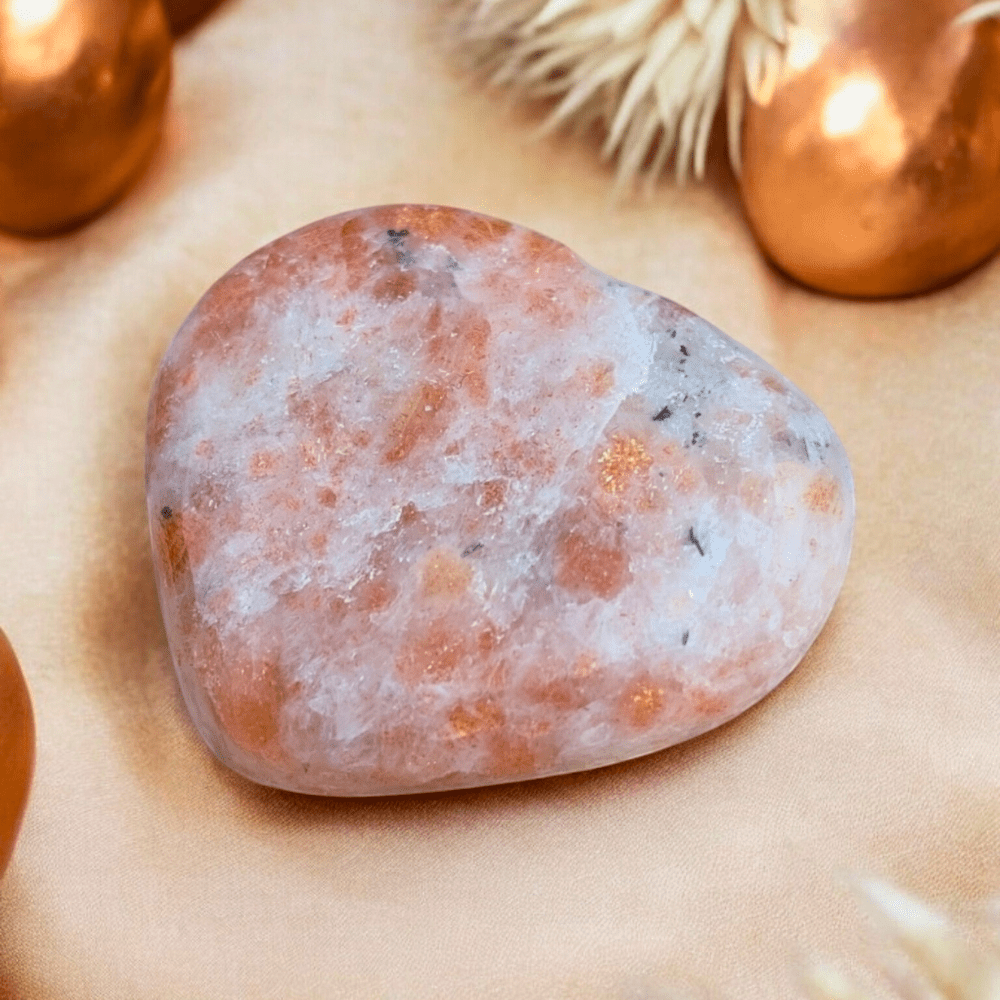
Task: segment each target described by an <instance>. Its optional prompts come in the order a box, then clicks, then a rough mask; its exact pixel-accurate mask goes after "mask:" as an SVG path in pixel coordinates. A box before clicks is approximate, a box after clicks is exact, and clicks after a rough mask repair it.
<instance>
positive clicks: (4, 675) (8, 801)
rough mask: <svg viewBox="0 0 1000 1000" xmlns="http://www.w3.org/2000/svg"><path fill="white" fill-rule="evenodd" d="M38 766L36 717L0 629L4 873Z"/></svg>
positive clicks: (0, 867)
mask: <svg viewBox="0 0 1000 1000" xmlns="http://www.w3.org/2000/svg"><path fill="white" fill-rule="evenodd" d="M34 766H35V720H34V716H33V714H32V711H31V698H30V697H29V695H28V686H27V685H26V684H25V683H24V676H23V675H22V673H21V668H20V666H18V662H17V657H16V656H15V655H14V650H13V649H11V648H10V643H9V642H8V641H7V636H5V635H4V634H3V632H2V631H0V875H3V872H4V869H5V868H6V867H7V863H8V862H9V861H10V856H11V854H12V853H13V851H14V841H15V840H16V839H17V833H18V830H19V829H20V827H21V818H22V816H23V815H24V807H25V805H26V804H27V801H28V788H29V787H30V785H31V774H32V771H33V770H34Z"/></svg>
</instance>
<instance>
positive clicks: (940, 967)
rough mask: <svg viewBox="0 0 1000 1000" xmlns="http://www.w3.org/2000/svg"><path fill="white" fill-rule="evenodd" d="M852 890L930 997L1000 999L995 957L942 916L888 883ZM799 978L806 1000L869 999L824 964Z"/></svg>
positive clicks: (868, 881)
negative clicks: (902, 955)
mask: <svg viewBox="0 0 1000 1000" xmlns="http://www.w3.org/2000/svg"><path fill="white" fill-rule="evenodd" d="M856 888H857V890H858V892H859V894H860V895H861V897H862V899H863V900H864V902H865V903H866V904H867V906H868V908H869V909H870V910H871V911H872V912H873V914H874V916H875V918H876V920H877V921H878V923H879V924H880V925H881V927H882V929H883V931H884V933H885V934H886V935H887V937H888V938H889V941H890V942H891V943H892V944H893V945H895V946H896V947H898V948H899V949H900V950H901V951H902V952H903V953H904V954H905V955H906V957H907V959H908V960H909V962H910V964H911V966H912V968H913V970H914V971H915V972H916V973H917V974H918V975H919V976H920V978H921V980H922V981H923V982H925V983H926V985H927V986H929V987H931V988H932V990H933V994H932V995H933V996H935V997H940V998H942V1000H1000V959H998V958H997V956H996V955H995V954H991V953H990V952H989V951H987V950H986V949H985V948H983V949H979V948H976V947H975V946H974V945H972V944H971V943H970V942H969V941H968V940H967V939H966V938H965V936H964V935H963V934H962V933H961V931H960V930H959V929H958V928H957V927H956V926H955V925H954V924H952V923H951V921H950V920H948V919H947V918H946V917H945V916H943V915H942V914H940V913H938V912H936V911H935V910H932V909H931V908H930V907H928V906H927V905H926V904H924V903H922V902H920V901H919V900H917V899H915V898H913V897H912V896H909V895H907V894H906V893H904V892H902V891H901V890H900V889H898V888H896V887H895V886H893V885H891V884H889V883H888V882H885V881H883V880H881V879H875V878H865V879H859V880H858V881H857V883H856ZM803 979H804V982H803V986H804V988H805V991H806V993H807V995H808V996H809V998H810V1000H869V996H868V994H867V993H866V992H864V991H863V990H862V989H861V988H860V987H859V986H858V985H857V984H855V983H854V982H852V981H851V980H850V979H849V978H848V977H846V976H845V975H843V974H842V973H841V972H840V971H839V970H838V969H837V968H835V967H834V966H832V965H828V964H826V963H817V964H815V965H813V966H812V967H811V968H810V969H809V970H808V972H807V973H806V974H805V975H804V977H803ZM896 985H897V987H898V984H896ZM900 993H902V989H901V988H900Z"/></svg>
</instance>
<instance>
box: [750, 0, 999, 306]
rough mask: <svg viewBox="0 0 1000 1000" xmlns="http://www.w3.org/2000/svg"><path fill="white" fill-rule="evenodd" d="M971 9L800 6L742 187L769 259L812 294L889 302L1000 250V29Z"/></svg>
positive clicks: (815, 2) (833, 0) (764, 99)
mask: <svg viewBox="0 0 1000 1000" xmlns="http://www.w3.org/2000/svg"><path fill="white" fill-rule="evenodd" d="M968 6H969V4H968V0H922V2H921V3H913V2H912V0H801V2H800V3H799V10H798V15H797V23H796V24H795V25H794V26H793V27H792V28H791V30H790V32H789V39H788V45H787V48H786V51H785V60H784V66H783V68H782V69H781V71H780V73H778V75H777V77H776V79H772V80H771V81H765V82H764V84H763V86H762V87H761V88H760V91H759V92H758V93H756V94H753V95H751V100H750V101H748V106H747V113H746V117H745V120H744V131H743V149H742V155H743V169H742V176H741V180H740V184H741V188H742V193H743V200H744V204H745V207H746V212H747V216H748V218H749V220H750V224H751V226H752V227H753V229H754V231H755V233H756V235H757V238H758V240H759V241H760V243H761V245H762V247H763V248H764V250H765V252H766V253H767V254H768V255H769V256H770V257H771V258H772V260H773V261H774V262H775V263H776V264H777V265H778V267H780V268H781V269H782V270H784V271H786V272H787V273H788V274H790V275H791V276H793V277H794V278H797V279H798V280H799V281H801V282H803V283H804V284H806V285H810V286H812V287H814V288H817V289H820V290H821V291H825V292H833V293H836V294H840V295H849V296H862V297H878V296H891V295H905V294H909V293H913V292H920V291H925V290H928V289H931V288H934V287H935V286H937V285H940V284H943V283H944V282H947V281H948V280H949V279H951V278H953V277H955V276H957V275H959V274H961V273H963V272H964V271H967V270H968V269H969V268H971V267H973V266H974V265H975V264H978V263H979V262H980V261H982V260H983V259H984V258H986V257H987V256H989V255H990V254H991V253H992V252H993V251H994V250H995V249H996V248H997V246H998V245H1000V21H997V20H994V19H986V20H981V21H979V22H978V23H974V24H962V25H956V24H954V23H953V22H954V19H955V17H956V15H958V14H960V13H962V12H963V11H965V10H966V9H967V8H968Z"/></svg>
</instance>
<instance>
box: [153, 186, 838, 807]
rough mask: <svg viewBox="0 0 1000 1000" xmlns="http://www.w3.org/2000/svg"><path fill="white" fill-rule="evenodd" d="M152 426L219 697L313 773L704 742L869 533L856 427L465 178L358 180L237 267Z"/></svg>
mask: <svg viewBox="0 0 1000 1000" xmlns="http://www.w3.org/2000/svg"><path fill="white" fill-rule="evenodd" d="M147 444H148V449H147V487H148V503H149V519H150V529H151V532H152V540H153V552H154V563H155V567H156V576H157V582H158V585H159V591H160V601H161V605H162V608H163V617H164V620H165V623H166V629H167V635H168V637H169V642H170V648H171V652H172V654H173V659H174V663H175V666H176V668H177V674H178V677H179V679H180V686H181V689H182V691H183V694H184V698H185V700H186V702H187V705H188V708H189V710H190V712H191V716H192V718H193V719H194V722H195V724H196V726H197V727H198V729H199V731H200V732H201V734H202V736H203V737H204V738H205V740H206V741H207V743H208V744H209V746H210V747H211V748H212V750H213V751H214V752H215V753H216V755H217V756H218V757H219V758H220V760H222V761H223V762H224V763H226V764H228V765H229V766H230V767H232V768H234V769H236V770H237V771H239V772H240V773H242V774H244V775H246V776H247V777H249V778H251V779H253V780H254V781H258V782H261V783H264V784H267V785H274V786H277V787H279V788H286V789H291V790H294V791H301V792H311V793H318V794H324V795H383V794H395V793H403V792H418V791H430V790H436V789H447V788H463V787H470V786H476V785H486V784H491V783H496V782H505V781H515V780H521V779H525V778H538V777H541V776H544V775H552V774H560V773H565V772H569V771H577V770H582V769H586V768H592V767H599V766H601V765H605V764H610V763H613V762H615V761H621V760H625V759H628V758H631V757H636V756H638V755H640V754H645V753H649V752H651V751H654V750H658V749H660V748H662V747H666V746H669V745H670V744H673V743H677V742H679V741H681V740H686V739H688V738H689V737H692V736H695V735H696V734H698V733H702V732H704V731H705V730H708V729H711V728H712V727H714V726H718V725H719V724H721V723H723V722H725V721H727V720H728V719H731V718H733V716H735V715H737V714H738V713H740V712H742V711H743V710H744V709H746V708H748V707H749V706H750V705H752V704H754V702H756V701H758V700H759V699H760V698H762V697H763V696H764V695H765V694H767V692H769V691H770V690H771V689H772V688H774V687H775V685H776V684H778V683H779V682H780V681H781V680H782V679H783V678H784V677H785V676H786V675H787V674H788V673H789V671H791V669H792V668H793V667H794V666H795V665H796V663H797V662H798V661H799V660H800V659H801V657H802V655H803V654H804V653H805V651H806V649H807V648H808V647H809V645H810V643H811V642H812V641H813V639H814V638H815V637H816V635H817V633H818V632H819V630H820V628H821V627H822V625H823V623H824V621H825V620H826V618H827V616H828V615H829V613H830V610H831V608H832V606H833V603H834V601H835V599H836V596H837V593H838V591H839V588H840V586H841V583H842V581H843V578H844V573H845V571H846V568H847V562H848V557H849V552H850V542H851V531H852V525H853V519H854V497H853V487H852V481H851V475H850V470H849V466H848V462H847V458H846V456H845V454H844V450H843V448H842V446H841V444H840V442H839V441H838V440H837V437H836V435H835V434H834V432H833V430H832V429H831V428H830V425H829V424H828V423H827V421H826V419H825V418H824V417H823V415H822V414H821V413H820V412H819V410H818V409H817V408H816V406H815V405H814V404H813V403H811V402H810V401H809V400H808V399H807V398H806V397H805V396H804V395H803V394H802V393H801V392H799V391H798V390H797V389H796V388H795V387H794V386H792V385H791V384H790V383H789V382H788V381H787V380H786V379H784V378H783V377H782V376H781V375H779V374H778V373H777V372H776V371H775V370H774V369H773V368H771V367H769V366H768V365H767V364H765V363H764V362H763V361H762V360H761V359H760V358H758V357H757V356H756V355H754V354H753V353H751V352H750V351H748V350H747V349H746V348H744V347H742V346H740V345H739V344H738V343H736V342H735V341H733V340H731V339H730V338H729V337H727V336H725V335H724V334H723V333H721V332H720V331H719V330H717V329H716V328H715V327H713V326H712V325H710V324H709V323H707V322H705V321H704V320H702V319H700V318H699V317H697V316H695V315H694V314H692V313H691V312H688V311H687V310H686V309H683V308H681V307H680V306H678V305H676V304H675V303H673V302H670V301H669V300H667V299H664V298H661V297H660V296H658V295H654V294H652V293H651V292H647V291H643V290H642V289H639V288H636V287H634V286H631V285H627V284H624V283H622V282H620V281H616V280H615V279H613V278H610V277H608V276H607V275H605V274H602V273H601V272H599V271H597V270H595V269H594V268H592V267H590V266H588V265H587V264H585V263H584V262H583V261H582V260H580V258H579V257H577V256H576V255H575V254H574V253H572V252H571V251H570V250H568V249H567V248H566V247H565V246H563V245H561V244H559V243H556V242H554V241H553V240H551V239H547V238H546V237H544V236H540V235H539V234H537V233H535V232H532V231H530V230H527V229H522V228H520V227H518V226H515V225H511V224H510V223H507V222H501V221H499V220H497V219H491V218H487V217H485V216H482V215H477V214H475V213H472V212H466V211H461V210H458V209H452V208H437V207H429V206H416V205H396V206H388V207H380V208H369V209H362V210H360V211H354V212H348V213H345V214H343V215H338V216H335V217H333V218H330V219H325V220H323V221H321V222H317V223H315V224H313V225H310V226H307V227H306V228H304V229H300V230H299V231H297V232H295V233H292V234H291V235H288V236H285V237H283V238H281V239H279V240H277V241H275V242H274V243H271V244H270V245H269V246H266V247H264V248H263V249H261V250H259V251H257V252H256V253H254V254H252V255H251V256H250V257H248V258H247V259H246V260H244V261H243V262H242V263H240V264H238V265H237V266H236V267H234V268H233V269H232V270H231V271H230V272H229V273H228V274H226V275H225V276H224V277H223V278H222V279H221V280H220V281H218V282H217V283H216V284H215V285H214V286H213V287H212V288H211V289H210V290H209V292H208V293H207V294H206V295H205V297H204V298H203V299H202V300H201V302H200V303H199V304H198V306H197V308H196V309H195V310H194V312H193V313H192V314H191V316H190V317H189V318H188V320H187V321H186V322H185V324H184V325H183V327H182V328H181V330H180V331H179V332H178V334H177V336H176V337H175V339H174V341H173V343H172V344H171V345H170V348H169V350H168V351H167V354H166V356H165V358H164V360H163V363H162V366H161V368H160V371H159V374H158V377H157V379H156V384H155V386H154V389H153V394H152V400H151V404H150V411H149V424H148V442H147Z"/></svg>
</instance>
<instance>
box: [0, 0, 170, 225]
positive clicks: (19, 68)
mask: <svg viewBox="0 0 1000 1000" xmlns="http://www.w3.org/2000/svg"><path fill="white" fill-rule="evenodd" d="M170 51H171V37H170V31H169V29H168V27H167V21H166V17H165V15H164V13H163V7H162V6H161V3H160V0H0V229H7V230H9V231H11V232H16V233H23V234H26V235H39V236H41V235H47V234H50V233H55V232H60V231H62V230H65V229H71V228H73V227H74V226H76V225H79V224H80V223H82V222H85V221H86V220H87V219H89V218H91V217H92V216H94V215H96V214H97V213H98V212H100V211H101V210H102V209H104V208H106V207H107V206H108V205H110V204H111V203H112V202H113V201H115V200H116V199H117V198H118V197H120V196H121V195H122V194H124V192H125V190H126V189H127V188H128V187H129V185H130V184H131V183H132V182H133V181H134V180H135V179H136V178H137V177H138V175H139V174H140V173H141V171H142V169H143V168H144V167H145V165H146V163H147V162H148V161H149V159H150V157H151V155H152V152H153V149H154V147H155V145H156V142H157V139H158V137H159V134H160V126H161V122H162V118H163V107H164V104H165V102H166V99H167V92H168V91H169V89H170Z"/></svg>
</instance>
